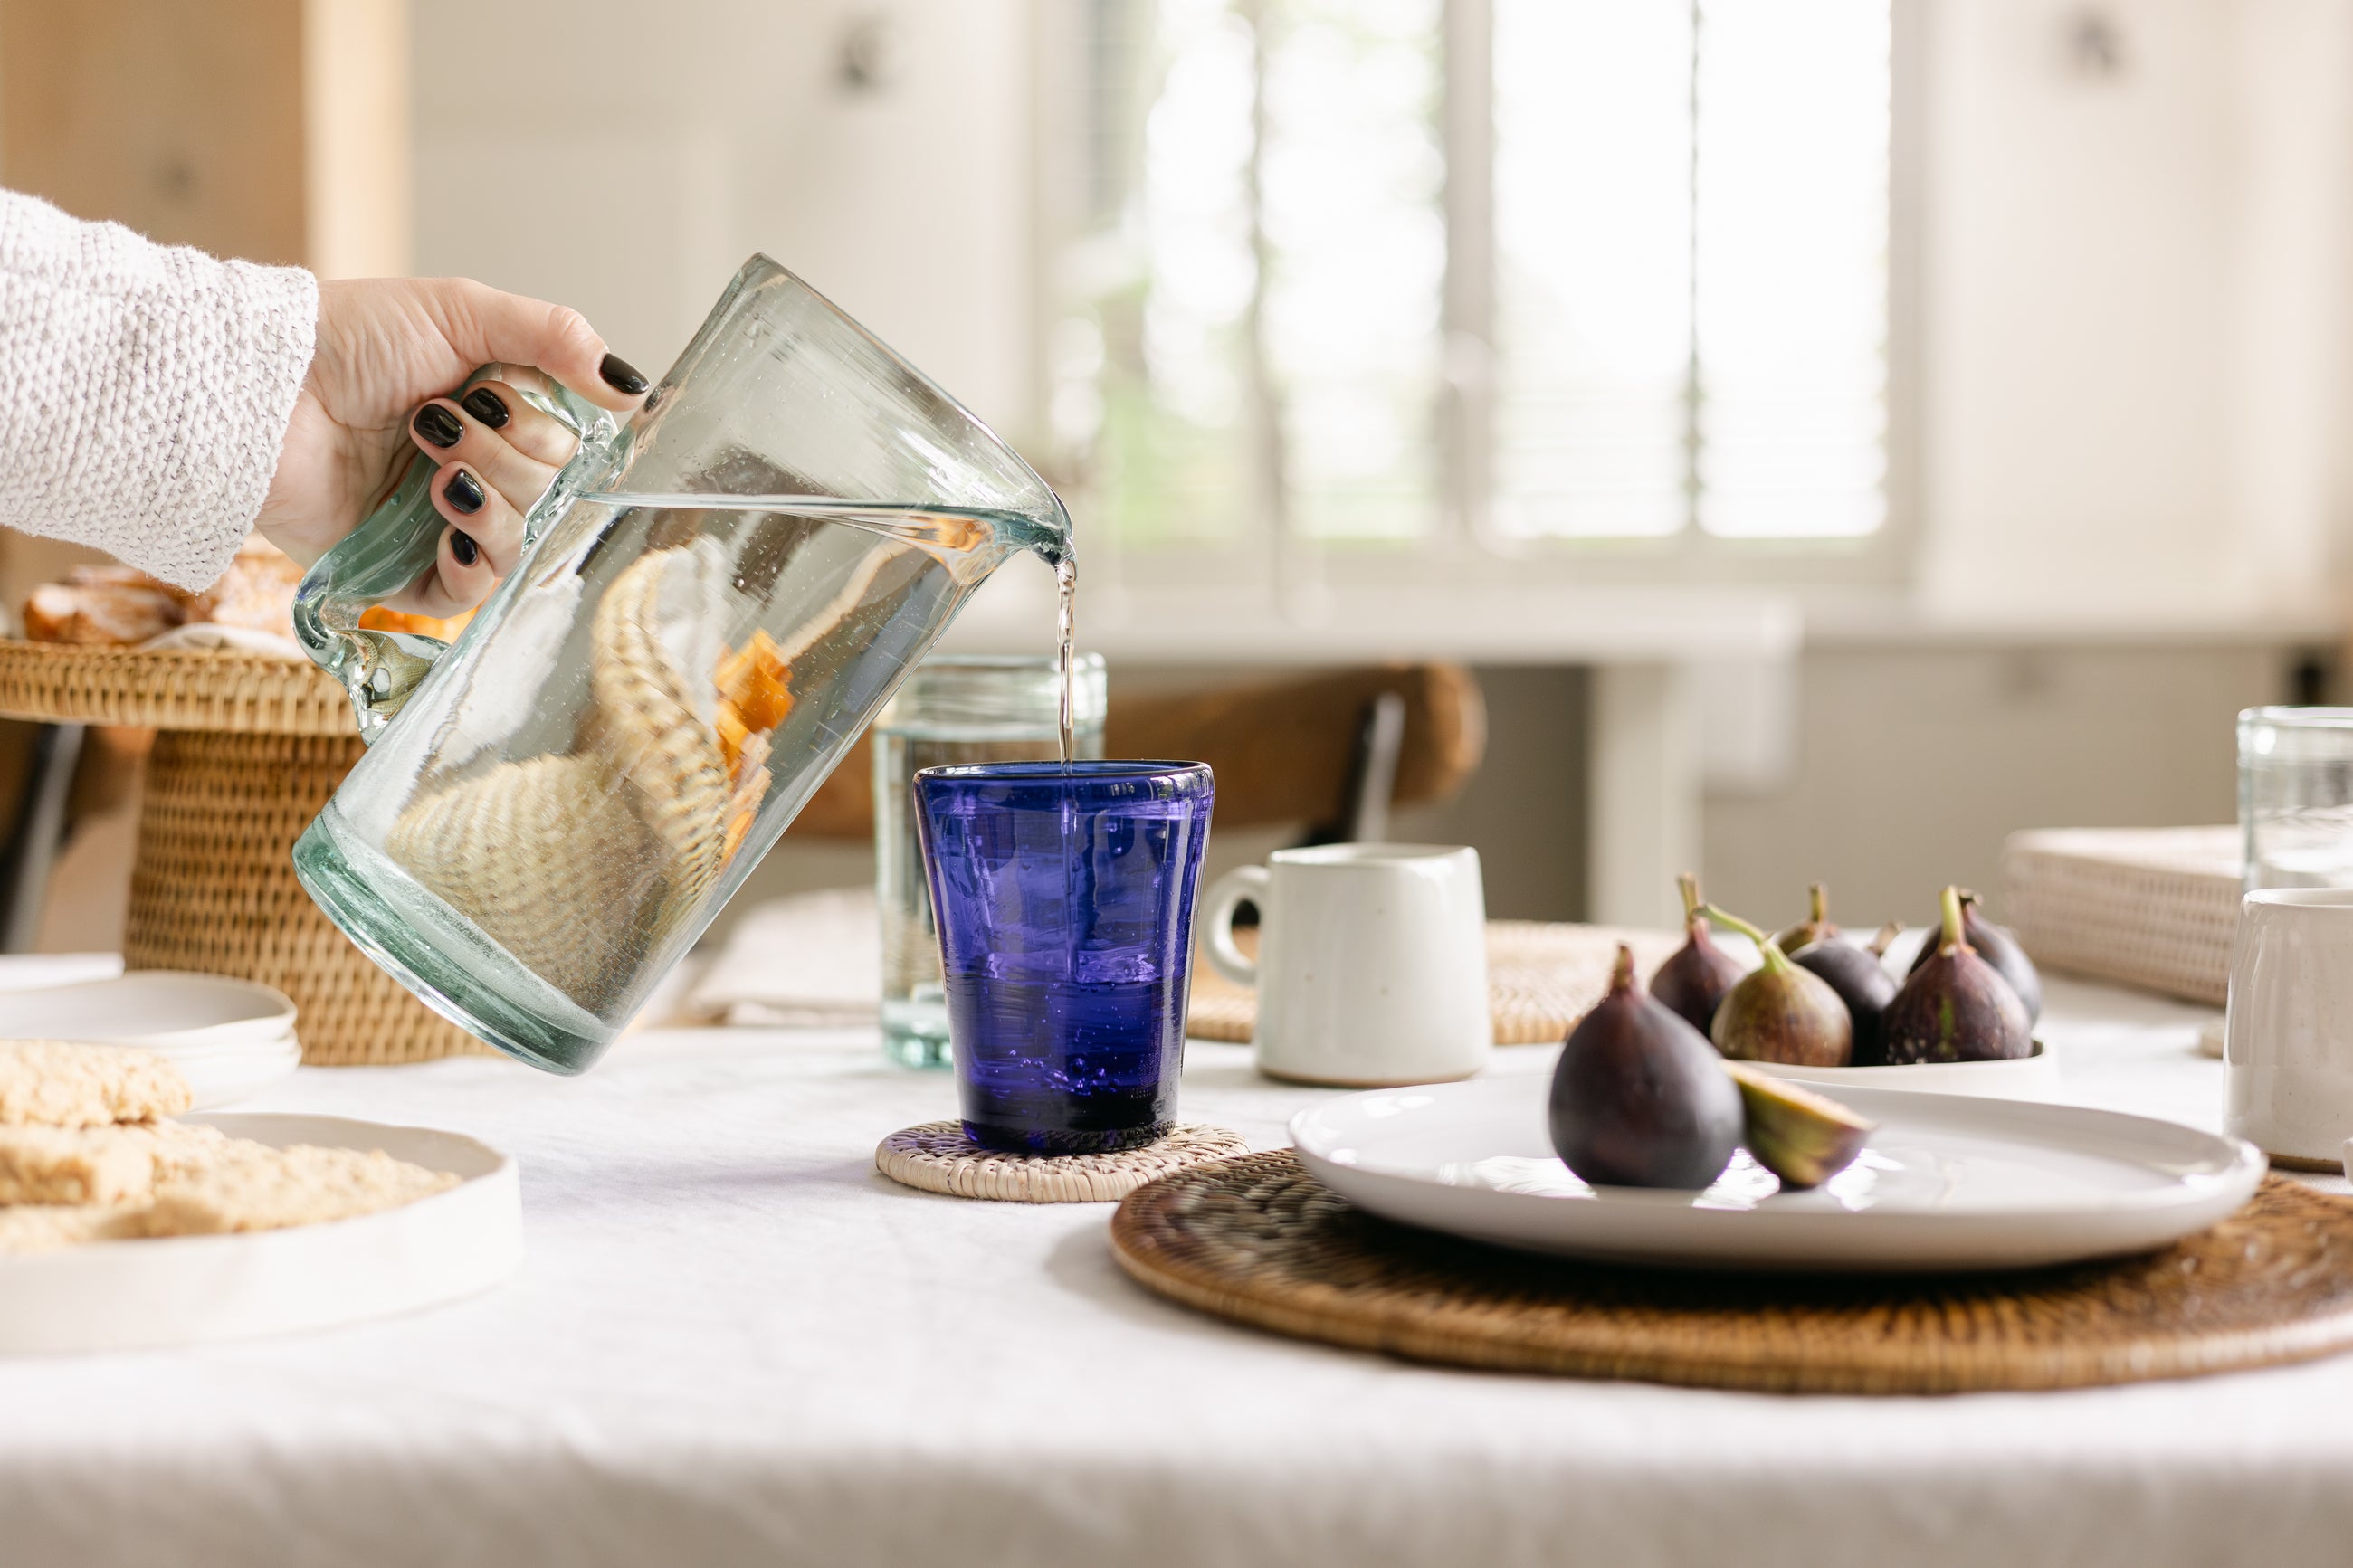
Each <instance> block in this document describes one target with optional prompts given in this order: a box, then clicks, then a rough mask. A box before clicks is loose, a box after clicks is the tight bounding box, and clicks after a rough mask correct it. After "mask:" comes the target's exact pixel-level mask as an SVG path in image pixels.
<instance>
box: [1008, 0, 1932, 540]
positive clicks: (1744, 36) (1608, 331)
mask: <svg viewBox="0 0 2353 1568" xmlns="http://www.w3.org/2000/svg"><path fill="white" fill-rule="evenodd" d="M1072 3H1073V4H1074V5H1077V6H1078V7H1079V9H1078V11H1077V12H1076V14H1075V15H1076V17H1077V20H1078V30H1079V31H1080V33H1081V34H1082V39H1083V46H1084V47H1083V56H1084V75H1085V79H1086V85H1087V91H1086V93H1085V94H1084V95H1083V102H1084V104H1085V106H1086V108H1085V123H1084V125H1083V127H1082V128H1081V131H1082V135H1081V138H1080V142H1081V146H1082V157H1081V159H1080V160H1078V162H1079V163H1080V164H1081V165H1082V169H1083V174H1082V184H1083V187H1084V191H1083V197H1082V201H1081V202H1080V204H1079V205H1080V206H1081V208H1082V213H1081V214H1080V216H1079V220H1078V221H1077V223H1076V224H1075V225H1074V227H1075V228H1076V229H1077V231H1078V232H1077V235H1076V238H1075V241H1074V243H1073V244H1072V245H1071V247H1070V249H1069V251H1068V255H1067V258H1066V260H1067V266H1066V268H1065V269H1064V275H1063V278H1062V284H1063V287H1064V298H1065V300H1066V302H1067V304H1068V306H1069V309H1068V310H1067V312H1066V313H1065V316H1064V319H1063V320H1062V321H1061V322H1060V326H1059V328H1058V331H1057V335H1056V339H1055V342H1054V344H1053V353H1052V374H1053V384H1054V388H1055V391H1054V402H1053V407H1052V426H1053V429H1054V432H1055V436H1056V438H1057V441H1058V442H1059V443H1060V447H1061V448H1062V452H1063V457H1064V464H1063V467H1064V470H1065V472H1066V473H1069V474H1072V475H1075V476H1076V483H1075V486H1074V489H1075V490H1076V492H1077V493H1076V498H1075V499H1077V500H1078V501H1079V504H1080V506H1081V508H1082V511H1083V512H1085V513H1086V514H1087V516H1088V519H1089V521H1090V523H1091V525H1092V527H1094V528H1096V529H1098V530H1102V531H1108V532H1109V534H1110V535H1111V536H1112V537H1113V539H1114V540H1115V542H1117V543H1118V544H1119V545H1120V547H1121V548H1122V549H1124V550H1126V551H1132V552H1172V553H1175V552H1187V551H1190V552H1202V551H1205V550H1206V551H1212V552H1215V551H1221V550H1222V551H1233V550H1244V549H1248V548H1250V546H1251V545H1252V544H1253V543H1255V542H1263V541H1265V540H1268V539H1282V540H1286V541H1291V542H1298V543H1303V544H1304V545H1307V546H1309V547H1312V548H1314V549H1315V550H1318V551H1320V552H1324V554H1325V555H1327V556H1333V557H1337V556H1341V555H1346V554H1350V553H1354V554H1356V555H1363V554H1366V553H1378V552H1383V551H1386V552H1389V553H1391V554H1394V553H1396V552H1398V551H1399V550H1404V551H1406V552H1408V553H1409V554H1410V553H1412V552H1416V551H1426V550H1427V549H1428V548H1429V547H1431V546H1434V545H1443V544H1446V543H1448V542H1454V543H1457V544H1461V545H1464V546H1466V547H1467V548H1468V550H1469V551H1470V552H1472V553H1474V554H1482V555H1493V556H1494V557H1496V558H1497V559H1504V558H1509V557H1524V556H1525V555H1527V554H1529V553H1530V552H1538V553H1555V554H1558V553H1566V554H1567V555H1569V556H1570V557H1571V558H1576V557H1577V556H1578V555H1579V554H1580V553H1581V554H1583V555H1585V556H1590V554H1591V550H1592V548H1593V546H1594V545H1595V544H1596V543H1597V542H1616V544H1615V546H1614V548H1615V549H1617V550H1619V551H1620V552H1622V551H1623V550H1624V548H1625V547H1626V546H1627V545H1628V544H1629V543H1640V542H1645V541H1648V542H1652V543H1653V545H1656V544H1658V543H1661V542H1667V543H1671V544H1679V545H1680V546H1682V547H1683V549H1684V550H1686V551H1688V550H1690V549H1693V548H1694V547H1696V548H1698V549H1701V550H1704V549H1707V548H1711V547H1712V546H1711V545H1710V544H1709V542H1711V541H1755V540H1771V541H1778V542H1785V547H1786V542H1790V541H1800V542H1809V545H1810V548H1811V549H1812V550H1813V551H1815V552H1820V553H1830V552H1835V551H1837V550H1840V549H1851V548H1852V546H1853V545H1854V544H1855V543H1856V542H1867V541H1869V540H1872V539H1873V538H1874V537H1876V536H1879V535H1881V534H1882V533H1883V532H1884V531H1885V525H1886V523H1887V520H1888V517H1889V494H1890V484H1889V466H1888V453H1889V448H1890V437H1891V431H1890V419H1889V413H1890V407H1891V401H1892V400H1891V398H1890V395H1889V385H1890V378H1889V355H1888V336H1889V332H1888V323H1889V320H1890V309H1889V283H1890V266H1889V253H1890V231H1891V225H1890V216H1889V187H1890V177H1889V171H1890V166H1891V155H1890V148H1891V132H1890V126H1891V111H1892V97H1893V93H1892V82H1893V76H1894V72H1893V69H1892V64H1891V61H1892V58H1893V50H1892V41H1891V15H1890V12H1891V0H1072Z"/></svg>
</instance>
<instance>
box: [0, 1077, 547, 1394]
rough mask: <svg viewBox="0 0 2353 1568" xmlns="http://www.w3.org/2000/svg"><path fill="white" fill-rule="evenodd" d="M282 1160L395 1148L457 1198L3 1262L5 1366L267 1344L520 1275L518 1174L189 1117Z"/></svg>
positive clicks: (409, 1150) (451, 1150) (433, 1154)
mask: <svg viewBox="0 0 2353 1568" xmlns="http://www.w3.org/2000/svg"><path fill="white" fill-rule="evenodd" d="M187 1120H189V1121H207V1122H210V1123H211V1124H212V1125H214V1126H216V1127H217V1128H219V1129H220V1130H221V1131H224V1132H226V1133H227V1134H229V1135H230V1136H231V1137H235V1138H251V1139H253V1140H255V1141H256V1142H262V1143H269V1144H274V1145H279V1146H283V1145H285V1144H289V1143H316V1144H322V1145H326V1146H329V1147H343V1148H353V1149H382V1150H383V1151H385V1152H386V1153H388V1154H390V1155H392V1156H393V1157H394V1158H395V1159H399V1160H406V1161H408V1162H410V1163H413V1164H418V1165H423V1166H425V1167H426V1168H427V1169H428V1170H434V1171H447V1172H449V1173H453V1174H455V1175H457V1176H458V1177H459V1178H460V1179H459V1183H458V1184H457V1185H456V1186H454V1187H451V1188H449V1189H448V1190H447V1191H445V1192H439V1193H436V1194H433V1195H432V1196H430V1197H426V1198H420V1199H418V1200H417V1202H415V1203H412V1204H407V1205H403V1206H401V1207H399V1208H396V1209H387V1210H385V1212H383V1213H382V1214H372V1215H361V1216H360V1217H358V1218H356V1219H344V1220H335V1221H332V1222H331V1223H329V1224H325V1225H306V1226H294V1227H292V1228H290V1229H287V1230H264V1231H252V1232H248V1233H244V1234H240V1235H234V1236H185V1237H162V1238H158V1239H153V1240H141V1241H100V1242H94V1243H91V1244H90V1245H89V1246H85V1247H67V1248H65V1249H64V1250H62V1251H58V1252H40V1253H34V1254H31V1255H29V1256H26V1257H21V1258H0V1354H26V1353H30V1352H65V1351H113V1350H131V1349H138V1348H145V1347H153V1346H158V1345H191V1344H203V1343H208V1342H214V1341H220V1340H247V1339H258V1338H261V1337H263V1336H265V1335H270V1334H284V1333H295V1332H300V1331H307V1330H314V1329H324V1328H332V1327H335V1326H338V1325H341V1324H344V1323H353V1322H360V1321H365V1320H367V1319H371V1318H384V1317H390V1316H393V1315H394V1314H396V1313H400V1312H413V1311H416V1310H419V1309H421V1308H426V1307H434V1306H439V1305H440V1304H442V1303H443V1302H447V1301H455V1300H459V1299H461V1298H463V1297H467V1296H472V1295H475V1294H478V1293H480V1291H483V1290H487V1289H490V1288H491V1286H493V1285H496V1284H498V1283H499V1282H500V1281H501V1280H502V1279H506V1278H507V1277H508V1276H509V1275H511V1274H512V1273H513V1272H514V1271H515V1268H517V1266H518V1265H520V1263H521V1262H522V1198H521V1187H520V1184H519V1183H518V1182H517V1180H516V1176H515V1166H514V1162H513V1161H512V1160H510V1159H508V1158H507V1157H506V1156H505V1155H504V1154H501V1153H500V1152H498V1151H497V1150H495V1149H493V1148H491V1147H490V1146H489V1145H488V1144H486V1143H479V1142H475V1141H474V1140H473V1139H471V1138H467V1137H463V1136H460V1135H459V1134H458V1133H455V1132H440V1131H433V1130H431V1129H429V1128H423V1127H388V1126H385V1125H382V1124H380V1123H377V1122H373V1121H351V1120H349V1119H347V1118H344V1117H340V1116H303V1115H288V1114H272V1113H265V1112H259V1111H253V1112H242V1113H229V1114H224V1115H219V1116H198V1117H190V1118H188V1119H187Z"/></svg>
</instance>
